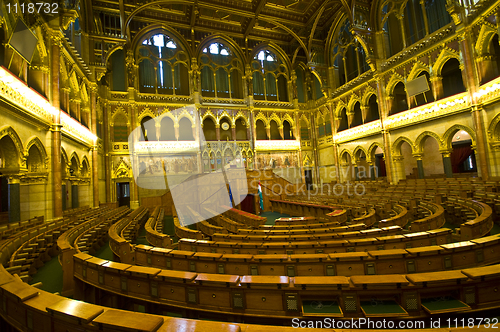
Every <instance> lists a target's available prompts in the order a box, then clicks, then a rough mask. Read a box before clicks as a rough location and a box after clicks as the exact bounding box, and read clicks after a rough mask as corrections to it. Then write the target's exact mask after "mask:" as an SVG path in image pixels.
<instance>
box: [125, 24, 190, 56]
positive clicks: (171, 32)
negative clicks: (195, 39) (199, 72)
mask: <svg viewBox="0 0 500 332" xmlns="http://www.w3.org/2000/svg"><path fill="white" fill-rule="evenodd" d="M157 34H165V35H167V36H169V37H170V38H172V39H173V40H174V42H175V43H176V44H177V45H179V46H180V47H181V50H182V51H184V52H187V60H186V63H188V64H189V61H190V59H191V58H192V57H193V54H192V53H191V47H189V43H188V42H187V41H186V39H185V38H184V36H182V35H181V34H180V33H178V32H177V31H176V30H175V29H174V28H172V27H170V26H169V25H167V24H154V25H148V26H147V27H145V28H144V29H142V30H140V31H139V32H138V33H137V35H136V36H135V37H134V39H133V40H132V43H131V45H132V47H131V49H132V50H137V49H138V46H140V42H141V41H142V40H144V39H145V38H149V37H152V36H154V35H157ZM134 54H135V51H134Z"/></svg>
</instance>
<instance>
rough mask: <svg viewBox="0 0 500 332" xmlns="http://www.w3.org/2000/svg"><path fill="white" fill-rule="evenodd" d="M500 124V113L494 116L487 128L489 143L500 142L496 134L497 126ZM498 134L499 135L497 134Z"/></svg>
mask: <svg viewBox="0 0 500 332" xmlns="http://www.w3.org/2000/svg"><path fill="white" fill-rule="evenodd" d="M499 123H500V113H498V114H497V115H495V117H494V118H493V119H492V120H491V122H490V125H489V126H488V138H489V140H490V141H494V142H498V141H500V135H497V134H496V132H495V131H496V128H497V125H498V124H499ZM499 134H500V133H499Z"/></svg>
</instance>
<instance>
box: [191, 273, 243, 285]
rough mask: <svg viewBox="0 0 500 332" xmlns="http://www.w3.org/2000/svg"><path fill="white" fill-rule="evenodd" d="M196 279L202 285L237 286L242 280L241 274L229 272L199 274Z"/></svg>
mask: <svg viewBox="0 0 500 332" xmlns="http://www.w3.org/2000/svg"><path fill="white" fill-rule="evenodd" d="M195 281H197V282H198V283H199V284H200V285H211V286H221V287H227V286H236V285H237V284H238V283H239V281H240V276H237V275H228V274H198V276H197V277H196V279H195Z"/></svg>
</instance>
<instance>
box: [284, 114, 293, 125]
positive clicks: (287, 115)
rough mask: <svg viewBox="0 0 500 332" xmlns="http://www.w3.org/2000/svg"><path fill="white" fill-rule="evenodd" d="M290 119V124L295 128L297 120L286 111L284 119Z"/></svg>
mask: <svg viewBox="0 0 500 332" xmlns="http://www.w3.org/2000/svg"><path fill="white" fill-rule="evenodd" d="M285 120H286V121H288V122H289V123H290V125H291V126H292V128H295V121H293V119H292V117H291V116H290V114H288V113H286V114H285V115H284V116H283V121H285Z"/></svg>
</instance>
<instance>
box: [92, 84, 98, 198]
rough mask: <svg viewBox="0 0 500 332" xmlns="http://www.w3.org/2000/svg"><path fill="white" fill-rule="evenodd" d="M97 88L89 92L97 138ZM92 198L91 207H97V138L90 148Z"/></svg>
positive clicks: (94, 131) (93, 128)
mask: <svg viewBox="0 0 500 332" xmlns="http://www.w3.org/2000/svg"><path fill="white" fill-rule="evenodd" d="M96 92H97V88H96V87H92V88H91V90H90V116H91V130H92V134H94V135H95V136H96V137H97V98H96V94H97V93H96ZM92 196H93V206H94V207H98V206H99V159H98V154H97V138H96V141H95V142H94V145H93V146H92Z"/></svg>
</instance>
